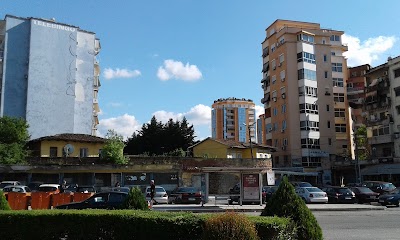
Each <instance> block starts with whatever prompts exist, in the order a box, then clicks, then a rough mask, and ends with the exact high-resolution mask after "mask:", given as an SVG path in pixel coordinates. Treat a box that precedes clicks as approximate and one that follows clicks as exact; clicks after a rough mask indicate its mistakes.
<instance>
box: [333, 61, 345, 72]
mask: <svg viewBox="0 0 400 240" xmlns="http://www.w3.org/2000/svg"><path fill="white" fill-rule="evenodd" d="M332 72H343V67H342V63H332Z"/></svg>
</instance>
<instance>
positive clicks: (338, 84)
mask: <svg viewBox="0 0 400 240" xmlns="http://www.w3.org/2000/svg"><path fill="white" fill-rule="evenodd" d="M332 81H333V86H334V87H343V78H332Z"/></svg>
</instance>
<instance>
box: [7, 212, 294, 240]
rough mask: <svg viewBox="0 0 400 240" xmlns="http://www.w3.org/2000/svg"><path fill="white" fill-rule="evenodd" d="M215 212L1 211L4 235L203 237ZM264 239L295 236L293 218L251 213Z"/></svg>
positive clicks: (135, 237)
mask: <svg viewBox="0 0 400 240" xmlns="http://www.w3.org/2000/svg"><path fill="white" fill-rule="evenodd" d="M210 216H212V214H193V213H170V212H157V211H139V210H113V211H107V210H32V211H0V226H1V227H2V231H0V239H21V240H22V239H42V240H46V239H73V240H75V239H85V240H90V239H96V240H97V239H165V240H167V239H174V240H178V239H194V240H195V239H202V236H203V230H204V224H205V220H206V219H207V218H208V217H210ZM249 218H250V219H251V220H252V221H253V222H254V223H255V226H256V229H257V231H258V235H259V237H260V239H294V238H295V234H296V231H295V227H294V224H293V222H292V221H291V220H290V219H286V218H278V217H258V216H257V217H256V216H255V217H249Z"/></svg>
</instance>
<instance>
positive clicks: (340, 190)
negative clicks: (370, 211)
mask: <svg viewBox="0 0 400 240" xmlns="http://www.w3.org/2000/svg"><path fill="white" fill-rule="evenodd" d="M337 192H338V193H341V194H345V193H352V192H351V190H350V189H348V188H338V190H337Z"/></svg>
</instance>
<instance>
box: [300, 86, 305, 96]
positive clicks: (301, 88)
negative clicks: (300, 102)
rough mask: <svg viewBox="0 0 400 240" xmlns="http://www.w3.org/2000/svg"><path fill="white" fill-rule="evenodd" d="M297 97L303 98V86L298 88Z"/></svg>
mask: <svg viewBox="0 0 400 240" xmlns="http://www.w3.org/2000/svg"><path fill="white" fill-rule="evenodd" d="M299 96H304V86H302V87H299Z"/></svg>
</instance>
